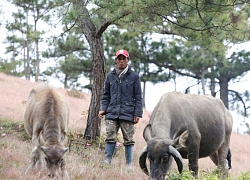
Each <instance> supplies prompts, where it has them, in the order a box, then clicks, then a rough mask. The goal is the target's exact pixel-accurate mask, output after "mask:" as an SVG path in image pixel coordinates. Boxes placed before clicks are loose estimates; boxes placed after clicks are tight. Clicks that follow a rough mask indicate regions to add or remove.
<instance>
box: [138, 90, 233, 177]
mask: <svg viewBox="0 0 250 180" xmlns="http://www.w3.org/2000/svg"><path fill="white" fill-rule="evenodd" d="M232 124H233V119H232V116H231V114H230V112H229V111H228V110H227V108H226V107H225V106H224V104H223V102H222V101H221V100H220V99H217V98H214V97H212V96H210V95H191V94H181V93H179V92H171V93H167V94H165V95H163V96H162V98H161V99H160V101H159V102H158V104H157V105H156V107H155V109H154V111H153V112H152V115H151V117H150V121H149V124H148V125H147V126H146V127H145V129H144V132H143V137H144V139H145V141H146V142H147V145H146V147H145V148H144V149H143V151H142V153H141V155H140V159H139V163H140V167H141V168H142V170H143V171H144V172H145V173H146V174H147V175H149V176H150V178H151V179H164V178H165V175H166V173H167V171H168V169H169V166H170V164H171V160H172V158H174V160H175V161H176V163H177V166H178V170H179V172H180V173H181V172H182V170H183V163H182V161H183V160H182V158H187V159H188V165H189V169H190V170H191V171H193V175H194V177H195V178H198V159H199V158H202V157H207V156H209V157H210V158H211V159H212V161H213V162H214V163H215V164H216V165H217V166H218V168H219V170H220V171H221V175H222V178H226V177H227V176H228V168H227V158H228V159H229V160H230V158H229V157H227V155H228V152H230V151H229V142H230V136H231V132H232ZM147 158H148V159H149V162H150V174H149V173H148V169H147V166H146V159H147ZM229 166H231V163H230V164H229Z"/></svg>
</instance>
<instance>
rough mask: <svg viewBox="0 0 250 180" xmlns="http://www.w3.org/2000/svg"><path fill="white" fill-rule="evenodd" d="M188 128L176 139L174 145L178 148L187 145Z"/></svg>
mask: <svg viewBox="0 0 250 180" xmlns="http://www.w3.org/2000/svg"><path fill="white" fill-rule="evenodd" d="M188 135H189V132H188V130H186V131H184V132H183V133H182V134H181V135H180V136H179V137H177V138H175V139H174V147H175V148H176V149H177V150H178V149H181V148H185V147H186V141H187V138H188Z"/></svg>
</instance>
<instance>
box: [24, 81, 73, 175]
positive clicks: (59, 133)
mask: <svg viewBox="0 0 250 180" xmlns="http://www.w3.org/2000/svg"><path fill="white" fill-rule="evenodd" d="M68 122H69V107H68V104H67V102H66V100H65V99H64V98H63V97H62V96H61V95H60V94H59V93H58V92H57V90H56V89H54V88H52V87H51V86H48V85H45V84H44V85H37V86H35V87H34V88H33V89H32V90H31V91H30V94H29V97H28V101H27V107H26V110H25V114H24V126H25V128H26V131H27V133H28V134H29V135H31V136H32V144H33V150H32V152H31V162H30V165H29V167H28V169H27V171H26V173H27V172H28V170H30V169H33V168H34V166H35V165H36V164H38V165H39V166H40V167H41V165H42V158H41V153H40V152H41V151H42V152H44V155H45V161H46V167H47V168H46V169H47V175H48V177H50V178H53V177H58V175H59V172H60V171H59V170H60V169H61V171H62V172H61V173H62V174H61V175H62V176H65V172H66V170H65V160H64V154H65V153H66V152H67V150H68V139H67V129H68Z"/></svg>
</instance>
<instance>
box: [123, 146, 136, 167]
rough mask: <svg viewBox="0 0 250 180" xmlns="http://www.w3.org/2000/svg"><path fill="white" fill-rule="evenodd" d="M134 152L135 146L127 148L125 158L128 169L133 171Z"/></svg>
mask: <svg viewBox="0 0 250 180" xmlns="http://www.w3.org/2000/svg"><path fill="white" fill-rule="evenodd" d="M133 151H134V146H133V145H129V146H125V157H126V167H127V169H132V160H133Z"/></svg>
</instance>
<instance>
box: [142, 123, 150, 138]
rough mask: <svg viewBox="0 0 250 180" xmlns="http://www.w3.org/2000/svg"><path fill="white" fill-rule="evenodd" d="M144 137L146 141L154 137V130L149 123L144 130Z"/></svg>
mask: <svg viewBox="0 0 250 180" xmlns="http://www.w3.org/2000/svg"><path fill="white" fill-rule="evenodd" d="M143 138H144V139H145V141H146V142H148V140H149V139H151V138H152V130H151V124H148V125H147V126H146V127H145V128H144V131H143Z"/></svg>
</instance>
